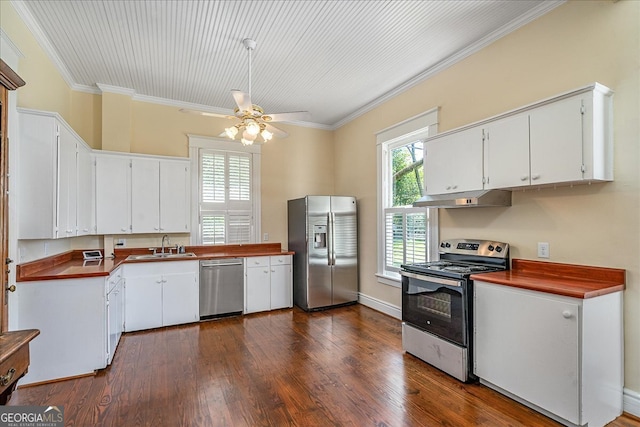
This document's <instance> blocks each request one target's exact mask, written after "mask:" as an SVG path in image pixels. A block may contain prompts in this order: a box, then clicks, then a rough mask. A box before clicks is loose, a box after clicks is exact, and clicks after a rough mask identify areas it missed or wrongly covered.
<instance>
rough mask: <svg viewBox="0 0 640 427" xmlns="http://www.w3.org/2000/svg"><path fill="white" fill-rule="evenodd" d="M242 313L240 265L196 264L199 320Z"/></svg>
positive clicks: (228, 262) (225, 262)
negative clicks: (198, 273) (198, 278)
mask: <svg viewBox="0 0 640 427" xmlns="http://www.w3.org/2000/svg"><path fill="white" fill-rule="evenodd" d="M243 309H244V261H243V259H242V258H225V259H214V260H205V261H200V320H205V319H211V318H214V317H221V316H229V315H232V314H241V313H242V311H243Z"/></svg>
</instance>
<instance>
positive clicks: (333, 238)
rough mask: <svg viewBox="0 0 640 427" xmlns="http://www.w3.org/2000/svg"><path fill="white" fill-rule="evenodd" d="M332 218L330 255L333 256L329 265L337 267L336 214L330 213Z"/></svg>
mask: <svg viewBox="0 0 640 427" xmlns="http://www.w3.org/2000/svg"><path fill="white" fill-rule="evenodd" d="M329 218H330V222H329V223H330V224H331V228H330V233H331V246H330V254H331V262H330V263H329V265H336V227H335V225H336V214H335V213H333V212H330V213H329Z"/></svg>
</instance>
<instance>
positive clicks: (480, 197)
mask: <svg viewBox="0 0 640 427" xmlns="http://www.w3.org/2000/svg"><path fill="white" fill-rule="evenodd" d="M413 206H416V207H428V208H472V207H485V206H511V191H507V190H478V191H465V192H461V193H448V194H437V195H431V196H424V197H422V198H421V199H419V200H417V201H416V202H414V203H413Z"/></svg>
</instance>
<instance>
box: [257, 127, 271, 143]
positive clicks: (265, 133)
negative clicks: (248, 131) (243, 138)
mask: <svg viewBox="0 0 640 427" xmlns="http://www.w3.org/2000/svg"><path fill="white" fill-rule="evenodd" d="M260 135H262V138H264V140H265V141H271V138H273V134H272V133H271V132H269V131H268V130H266V129H265V130H263V131H262V132H260Z"/></svg>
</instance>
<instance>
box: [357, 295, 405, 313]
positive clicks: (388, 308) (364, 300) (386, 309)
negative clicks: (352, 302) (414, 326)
mask: <svg viewBox="0 0 640 427" xmlns="http://www.w3.org/2000/svg"><path fill="white" fill-rule="evenodd" d="M358 302H359V303H360V304H362V305H366V306H367V307H369V308H372V309H374V310H377V311H380V312H382V313H384V314H387V315H389V316H391V317H395V318H396V319H402V308H401V307H398V306H395V305H392V304H389V303H388V302H386V301H382V300H379V299H377V298H374V297H370V296H369V295H365V294H363V293H362V292H360V293H358Z"/></svg>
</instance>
